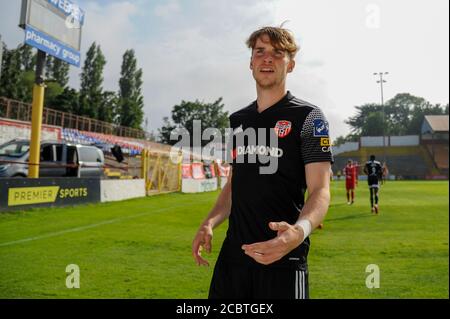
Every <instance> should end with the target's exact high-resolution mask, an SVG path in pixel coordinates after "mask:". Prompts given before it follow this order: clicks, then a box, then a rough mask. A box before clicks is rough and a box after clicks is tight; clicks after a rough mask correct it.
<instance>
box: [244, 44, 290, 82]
mask: <svg viewBox="0 0 450 319" xmlns="http://www.w3.org/2000/svg"><path fill="white" fill-rule="evenodd" d="M294 66H295V62H294V60H292V59H290V57H289V54H288V53H287V52H286V51H284V50H282V49H277V48H275V47H273V46H272V44H271V43H270V38H269V36H268V35H262V36H261V37H259V38H258V40H257V41H256V44H255V47H254V49H253V53H252V59H251V62H250V69H251V70H252V72H253V77H254V79H255V81H256V83H257V84H258V86H259V87H261V88H263V89H270V88H273V87H277V86H280V85H283V84H284V83H285V81H286V76H287V74H288V73H290V72H292V70H293V69H294Z"/></svg>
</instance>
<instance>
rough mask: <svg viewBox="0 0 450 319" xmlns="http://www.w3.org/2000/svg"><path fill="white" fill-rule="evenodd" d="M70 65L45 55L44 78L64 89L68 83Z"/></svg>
mask: <svg viewBox="0 0 450 319" xmlns="http://www.w3.org/2000/svg"><path fill="white" fill-rule="evenodd" d="M69 70H70V65H69V64H68V63H66V62H64V61H62V60H60V59H57V58H54V57H52V56H49V55H47V59H46V66H45V76H46V78H47V79H48V80H50V81H54V82H57V83H58V84H59V85H60V86H61V87H63V88H65V87H66V86H67V84H68V83H69Z"/></svg>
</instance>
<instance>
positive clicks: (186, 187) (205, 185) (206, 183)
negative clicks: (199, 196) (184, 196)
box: [181, 178, 218, 193]
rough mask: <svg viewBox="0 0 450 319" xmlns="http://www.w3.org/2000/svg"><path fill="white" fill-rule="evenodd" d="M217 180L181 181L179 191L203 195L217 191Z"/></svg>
mask: <svg viewBox="0 0 450 319" xmlns="http://www.w3.org/2000/svg"><path fill="white" fill-rule="evenodd" d="M217 187H218V183H217V178H211V179H183V180H182V182H181V191H182V192H183V193H203V192H212V191H215V190H217Z"/></svg>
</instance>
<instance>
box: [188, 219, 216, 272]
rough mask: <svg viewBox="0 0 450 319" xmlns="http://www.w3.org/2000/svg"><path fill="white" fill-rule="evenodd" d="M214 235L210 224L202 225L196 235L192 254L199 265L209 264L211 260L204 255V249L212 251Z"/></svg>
mask: <svg viewBox="0 0 450 319" xmlns="http://www.w3.org/2000/svg"><path fill="white" fill-rule="evenodd" d="M212 237H213V230H212V227H211V226H210V225H202V226H201V227H200V229H199V230H198V232H197V234H196V235H195V238H194V241H193V242H192V256H193V257H194V259H195V261H196V262H197V265H199V266H209V262H208V261H207V260H206V259H204V258H203V257H202V250H206V252H207V253H208V254H210V253H211V241H212Z"/></svg>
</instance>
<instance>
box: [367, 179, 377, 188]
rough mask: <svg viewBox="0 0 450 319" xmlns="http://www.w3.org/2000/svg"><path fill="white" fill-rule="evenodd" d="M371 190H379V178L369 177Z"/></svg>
mask: <svg viewBox="0 0 450 319" xmlns="http://www.w3.org/2000/svg"><path fill="white" fill-rule="evenodd" d="M367 182H368V184H369V187H370V188H379V187H380V182H379V180H378V177H377V176H369V177H368V179H367Z"/></svg>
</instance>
